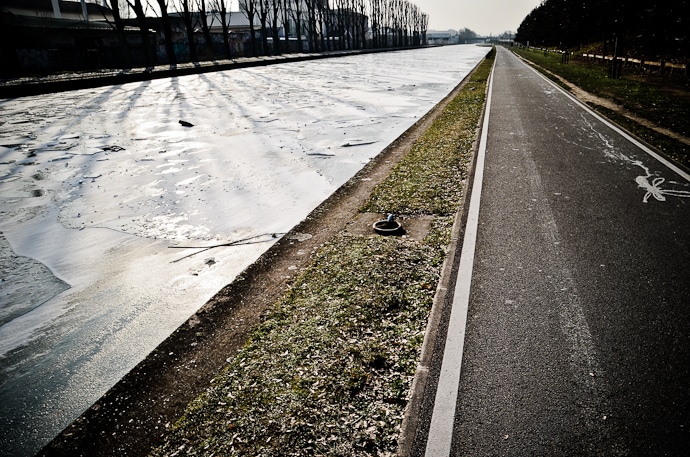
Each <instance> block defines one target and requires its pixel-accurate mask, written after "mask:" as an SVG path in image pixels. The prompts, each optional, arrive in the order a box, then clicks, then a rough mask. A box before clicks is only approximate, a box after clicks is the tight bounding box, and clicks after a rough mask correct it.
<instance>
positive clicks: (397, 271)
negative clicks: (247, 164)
mask: <svg viewBox="0 0 690 457" xmlns="http://www.w3.org/2000/svg"><path fill="white" fill-rule="evenodd" d="M492 63H493V52H492V53H491V54H490V56H489V58H487V60H485V61H483V62H482V63H481V64H480V66H479V68H478V69H477V71H476V72H475V73H474V74H473V76H472V77H471V78H470V80H469V82H468V84H467V85H466V86H465V87H464V88H463V89H462V90H461V92H460V94H459V95H458V96H457V98H455V99H454V100H453V101H452V102H451V104H450V105H448V107H447V109H446V110H445V111H444V113H443V114H442V115H441V117H440V118H439V119H438V120H437V121H436V122H435V123H434V124H433V126H432V127H431V128H430V129H429V130H428V131H427V132H426V133H425V134H424V135H423V136H422V137H421V138H420V139H419V140H418V142H417V144H415V145H414V147H413V148H412V151H411V152H410V153H409V154H408V155H407V156H406V157H405V158H404V159H403V160H402V161H401V163H400V164H399V165H398V167H397V168H396V170H395V171H394V172H393V173H392V175H391V176H390V177H389V179H387V180H386V181H385V182H383V183H382V184H381V185H380V186H379V187H378V188H377V189H376V190H375V191H374V192H373V194H372V196H371V199H370V201H369V202H368V203H367V204H366V205H364V207H363V208H362V210H361V211H369V210H374V209H376V210H380V211H387V212H397V213H400V214H427V215H432V216H434V217H433V222H432V229H431V230H430V232H429V234H428V235H427V236H426V237H425V238H424V239H423V240H421V241H415V240H412V239H409V238H399V237H381V236H352V235H338V236H336V237H334V238H333V239H332V240H330V241H329V242H328V243H326V244H324V246H323V247H322V248H321V249H320V250H319V251H318V252H317V253H316V254H315V255H314V257H313V259H312V262H311V263H310V265H309V267H308V268H306V269H305V271H303V272H302V273H301V274H300V275H299V276H298V278H297V279H296V281H295V282H294V283H293V285H292V287H291V288H290V290H289V291H288V292H287V293H286V294H285V295H284V296H283V298H282V299H281V300H280V301H279V303H277V304H276V306H275V308H274V309H273V310H272V311H271V312H270V314H269V315H268V316H267V317H266V319H265V321H264V322H263V324H262V325H261V326H260V327H259V328H258V329H257V331H256V332H255V333H254V335H253V336H252V338H251V339H250V341H249V342H248V344H247V345H246V346H245V347H244V348H243V349H242V350H241V351H240V352H239V353H238V354H237V355H235V356H233V357H231V358H229V359H228V365H227V366H226V367H225V368H224V370H223V371H222V372H221V373H220V374H219V375H218V376H217V377H216V379H214V381H213V383H212V385H211V387H210V388H209V389H208V390H207V391H206V392H205V393H204V394H202V395H201V396H199V397H198V398H197V399H196V400H195V401H193V402H192V403H191V404H190V405H189V406H188V408H187V410H186V412H185V414H184V416H183V417H181V418H180V419H179V420H178V421H177V423H176V424H174V426H172V427H171V430H170V431H169V433H167V434H166V436H165V437H164V439H163V443H162V444H161V445H160V446H159V447H158V448H156V449H154V450H153V451H152V453H151V455H154V456H163V455H178V456H182V455H193V456H201V455H204V456H211V455H224V456H235V455H253V456H290V455H329V456H367V455H378V456H387V455H394V453H395V451H396V448H397V441H398V435H399V433H400V425H401V422H402V416H403V413H404V409H405V406H406V404H407V395H408V393H409V389H410V386H411V383H412V379H413V376H414V374H415V370H416V366H417V362H418V359H419V352H420V350H421V345H422V342H423V338H424V330H425V325H426V321H427V318H428V314H429V311H430V309H431V305H432V303H433V297H434V293H435V290H436V286H437V283H438V280H439V277H440V270H441V266H442V263H443V260H444V258H445V255H446V249H447V246H448V244H449V241H450V230H451V226H452V221H453V214H454V213H455V212H456V211H457V209H458V205H459V202H460V195H461V190H462V182H463V180H464V179H465V177H466V173H467V171H466V168H467V165H468V162H469V160H470V156H471V153H472V145H473V143H474V140H475V136H476V132H477V131H476V128H477V125H478V123H479V119H480V116H481V109H482V106H483V103H484V94H485V92H486V90H485V89H486V83H487V79H488V75H489V73H490V69H491V65H492ZM437 189H442V191H437ZM429 199H430V201H429ZM382 208H383V209H382Z"/></svg>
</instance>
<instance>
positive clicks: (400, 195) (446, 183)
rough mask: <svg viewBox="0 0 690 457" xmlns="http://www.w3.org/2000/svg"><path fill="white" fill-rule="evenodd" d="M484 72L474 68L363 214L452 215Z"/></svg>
mask: <svg viewBox="0 0 690 457" xmlns="http://www.w3.org/2000/svg"><path fill="white" fill-rule="evenodd" d="M490 71H491V67H490V66H485V65H483V66H482V67H480V68H478V69H477V71H476V72H475V73H474V74H473V75H472V76H471V77H470V79H469V81H468V82H467V84H466V86H465V87H464V89H463V90H462V91H461V92H460V94H458V96H457V97H455V98H454V99H453V100H452V101H451V102H450V103H449V104H448V106H447V107H446V109H445V110H444V111H443V113H442V114H441V115H440V116H439V118H438V119H437V120H436V121H435V122H434V123H433V125H432V126H431V127H430V128H429V130H427V131H426V132H425V133H424V135H423V136H422V137H421V138H420V139H419V140H418V141H417V142H416V143H415V144H414V146H413V147H412V149H411V151H410V153H409V154H407V155H406V156H405V158H403V160H402V161H400V163H398V165H396V167H395V168H394V170H393V172H392V173H391V175H390V176H389V177H388V178H387V179H386V180H385V181H384V182H383V183H382V184H381V185H379V186H378V187H377V188H376V190H375V191H374V192H373V194H372V196H371V198H370V199H369V201H368V202H367V203H366V204H365V206H364V207H363V209H362V210H363V211H368V212H377V213H395V214H406V215H420V214H430V215H433V214H438V215H448V214H454V213H455V212H456V211H457V205H458V201H459V199H460V195H461V194H462V189H463V183H464V180H465V178H466V177H467V176H466V171H467V164H468V162H469V161H470V159H471V153H472V145H473V143H474V141H475V139H476V136H477V135H476V132H477V125H478V122H479V118H480V116H481V113H482V109H483V107H484V99H485V94H486V81H487V79H488V75H489V73H490Z"/></svg>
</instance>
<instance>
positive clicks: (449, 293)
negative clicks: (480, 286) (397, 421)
mask: <svg viewBox="0 0 690 457" xmlns="http://www.w3.org/2000/svg"><path fill="white" fill-rule="evenodd" d="M475 69H476V68H475ZM492 72H493V70H492ZM472 73H474V70H473V71H472V72H471V73H470V75H471V74H472ZM468 76H469V75H468ZM488 90H489V84H487V85H486V92H488ZM485 113H486V102H485V103H484V107H483V109H482V114H481V116H480V117H479V121H478V125H477V128H476V132H477V136H476V138H475V140H474V143H473V144H472V159H471V161H470V166H469V168H468V173H467V178H466V179H465V188H464V190H463V193H462V197H461V199H460V203H459V208H458V212H457V213H456V214H455V221H454V222H453V228H452V230H451V241H450V244H449V245H448V255H447V256H446V259H445V260H444V262H443V266H442V267H441V276H440V278H439V282H438V286H437V288H436V294H435V295H434V302H433V304H432V306H431V312H430V313H429V320H428V322H427V326H426V331H425V333H424V342H423V343H422V349H421V355H420V361H419V364H418V365H417V371H416V372H415V376H414V379H413V380H412V386H411V387H410V392H409V394H408V404H407V408H406V409H405V413H404V415H403V420H402V424H401V427H400V428H401V431H400V439H399V441H398V451H397V455H398V457H410V456H411V455H412V451H413V450H414V444H415V441H416V439H417V433H418V432H419V423H420V412H421V410H422V403H423V401H424V398H425V397H426V391H427V384H428V380H429V370H430V368H431V362H432V359H433V355H434V349H435V348H436V345H437V341H438V336H439V335H438V333H439V325H440V323H441V317H442V315H443V313H444V311H445V309H446V305H447V304H448V305H452V300H453V290H454V288H455V283H456V281H457V271H458V266H459V264H460V253H461V251H462V240H463V238H464V235H465V226H466V223H467V211H466V209H467V208H466V206H467V205H466V203H467V202H468V198H469V196H470V195H471V194H472V190H473V189H472V187H473V182H474V181H473V177H474V172H475V169H476V165H477V151H478V149H479V139H480V137H481V130H482V129H481V127H482V125H483V122H484V116H485Z"/></svg>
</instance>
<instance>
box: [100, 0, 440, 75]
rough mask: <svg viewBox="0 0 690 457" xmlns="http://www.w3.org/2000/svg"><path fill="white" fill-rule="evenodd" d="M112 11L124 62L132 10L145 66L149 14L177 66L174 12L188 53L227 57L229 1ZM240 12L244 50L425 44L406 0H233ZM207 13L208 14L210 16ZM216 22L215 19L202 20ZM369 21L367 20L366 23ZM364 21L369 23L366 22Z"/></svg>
mask: <svg viewBox="0 0 690 457" xmlns="http://www.w3.org/2000/svg"><path fill="white" fill-rule="evenodd" d="M109 3H110V7H111V9H112V11H113V18H114V28H115V29H116V31H117V34H118V38H119V40H120V45H121V49H122V55H123V59H124V63H125V65H126V64H127V63H128V60H129V58H128V54H129V50H128V49H127V40H126V38H125V33H124V30H125V21H124V19H123V17H125V18H126V17H130V16H131V15H133V16H134V17H135V18H136V21H137V25H138V27H139V29H140V36H141V40H142V43H143V50H144V54H145V55H144V60H145V62H146V64H147V66H152V65H153V64H154V62H155V61H156V58H155V56H154V55H153V52H152V50H153V49H154V47H153V46H152V43H150V39H151V36H150V33H149V29H151V28H152V26H151V24H150V22H149V17H150V16H151V15H155V16H157V17H158V19H157V21H159V22H160V28H161V29H162V33H163V37H164V40H165V54H166V56H167V61H168V63H170V64H173V65H174V64H176V63H177V61H178V57H179V56H178V55H176V52H175V40H174V37H173V27H172V25H171V14H175V15H178V16H179V17H180V18H181V20H182V22H183V24H184V29H185V32H186V37H187V38H186V45H187V50H188V58H189V60H191V61H192V62H197V61H199V58H200V55H201V54H202V53H203V54H204V56H205V57H206V58H210V59H213V58H216V57H222V58H228V59H229V58H231V57H232V55H231V48H230V44H229V43H230V30H229V27H228V24H229V22H230V11H229V7H230V0H109ZM239 6H240V11H241V13H242V14H243V15H244V16H245V17H246V18H247V20H248V23H249V40H248V43H247V44H248V46H249V49H247V50H246V52H248V53H250V54H251V55H254V56H258V55H269V54H283V53H286V52H301V51H303V50H308V51H310V52H321V51H335V50H346V49H364V48H367V47H373V48H383V47H402V46H418V45H422V44H425V43H426V38H425V37H426V30H427V25H428V19H429V18H428V16H427V15H426V14H424V13H423V12H422V11H421V10H420V9H419V8H418V7H417V6H416V5H414V4H412V3H410V2H409V1H407V0H239ZM209 18H210V19H209ZM209 20H210V21H211V22H216V24H209ZM370 21H371V23H370ZM213 25H220V26H221V28H222V38H221V39H220V40H218V41H222V44H223V51H222V55H221V56H218V55H216V54H217V52H216V51H215V50H214V46H213V39H212V36H211V27H212V26H213ZM370 26H371V28H370ZM199 30H200V31H201V33H202V35H203V38H204V39H203V42H204V47H205V49H203V50H200V49H197V42H196V40H195V35H196V34H197V33H198V32H197V31H199Z"/></svg>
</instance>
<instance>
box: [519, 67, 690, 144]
mask: <svg viewBox="0 0 690 457" xmlns="http://www.w3.org/2000/svg"><path fill="white" fill-rule="evenodd" d="M523 60H525V61H526V62H528V63H529V64H530V65H532V66H533V67H535V68H539V71H541V72H543V73H548V74H549V76H552V77H553V78H556V79H557V80H558V81H560V82H561V84H563V85H564V86H565V87H567V88H568V90H569V91H570V92H571V93H572V94H573V95H574V96H575V97H576V98H577V99H579V100H580V101H581V102H583V103H587V104H592V105H599V106H601V107H604V108H606V109H609V110H611V111H613V112H615V113H618V114H620V115H621V116H625V117H626V118H628V119H630V120H631V121H634V122H637V123H638V124H640V125H642V126H643V127H646V128H648V129H650V130H653V131H655V132H657V133H660V134H662V135H666V136H667V137H669V138H673V139H674V140H676V141H680V142H681V143H683V144H687V145H688V146H690V138H688V137H687V136H684V135H681V134H679V133H676V132H673V131H671V130H669V129H667V128H664V127H661V126H659V125H657V124H655V123H654V122H652V121H650V120H648V119H645V118H643V117H640V116H638V115H636V114H635V113H633V112H631V111H629V110H627V109H625V108H623V107H622V106H621V105H619V104H617V103H615V102H614V101H612V100H610V99H607V98H602V97H599V96H597V95H594V94H592V93H590V92H587V91H585V90H584V89H582V88H580V87H578V86H576V85H575V84H573V83H571V82H570V81H568V80H566V79H564V78H562V77H560V76H558V75H557V74H555V73H552V72H550V71H549V70H547V69H545V68H543V67H540V66H538V65H537V64H535V63H534V62H530V61H528V60H526V59H523Z"/></svg>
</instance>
